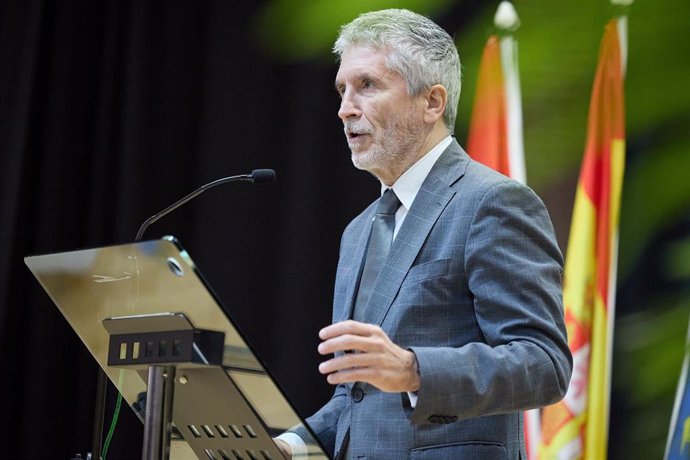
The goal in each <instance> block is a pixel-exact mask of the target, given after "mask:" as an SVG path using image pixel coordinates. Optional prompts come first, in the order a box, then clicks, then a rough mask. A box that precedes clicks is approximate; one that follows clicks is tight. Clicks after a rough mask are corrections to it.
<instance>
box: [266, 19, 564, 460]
mask: <svg viewBox="0 0 690 460" xmlns="http://www.w3.org/2000/svg"><path fill="white" fill-rule="evenodd" d="M334 52H335V53H336V54H337V55H338V56H339V58H340V68H339V70H338V74H337V76H336V81H335V86H336V89H337V91H338V93H339V94H340V97H341V104H340V110H339V111H338V116H339V117H340V118H341V119H342V121H343V124H344V128H345V135H346V137H347V141H348V145H349V147H350V150H351V152H352V161H353V163H354V165H355V166H356V167H357V168H359V169H363V170H366V171H369V172H370V173H372V174H373V175H374V176H376V178H378V179H379V181H380V182H381V188H382V198H380V199H379V200H376V201H375V202H374V203H372V204H371V205H370V206H369V207H368V208H367V209H365V210H364V212H362V214H360V215H359V216H357V217H356V218H355V219H354V220H353V221H352V222H351V223H350V224H349V225H348V227H347V228H346V229H345V232H344V233H343V237H342V241H341V249H340V260H339V263H338V270H337V274H336V283H335V295H334V302H333V324H331V325H330V326H327V327H325V328H324V329H322V330H321V331H320V332H319V336H320V338H321V339H322V343H321V344H320V345H319V353H321V354H323V355H329V356H330V355H331V354H333V355H334V357H332V358H331V359H327V360H326V361H324V362H323V363H321V365H320V366H319V370H320V372H321V373H323V374H325V375H327V377H326V378H327V380H328V382H329V383H331V384H333V385H336V388H335V393H334V395H333V397H332V398H331V400H330V401H329V402H328V403H327V404H326V405H325V406H324V407H323V408H322V409H321V410H319V411H318V412H317V413H316V414H314V415H313V416H312V417H310V418H309V419H308V420H307V422H308V424H309V426H310V427H311V429H312V431H313V432H314V433H315V434H316V436H317V437H318V438H319V440H320V441H321V443H322V444H323V445H324V447H325V448H326V450H327V451H328V453H329V454H330V455H332V456H334V457H336V458H353V459H354V458H368V459H402V458H414V459H455V458H457V459H465V458H467V459H474V460H476V459H491V460H495V459H504V458H505V459H518V458H520V455H521V453H522V454H523V455H524V442H523V434H522V433H523V429H522V418H521V411H523V410H525V409H529V408H534V407H539V406H543V405H546V404H550V403H553V402H555V401H558V400H559V399H561V398H562V397H563V395H565V392H566V390H567V386H568V381H569V378H570V372H571V367H572V358H571V356H570V352H569V350H568V345H567V340H566V333H565V326H564V322H563V308H562V300H561V266H562V256H561V253H560V251H559V249H558V246H557V244H556V241H555V237H554V234H553V228H552V225H551V221H550V219H549V216H548V213H547V211H546V209H545V208H544V205H543V203H542V202H541V200H539V198H538V197H537V196H536V195H535V194H534V193H533V192H532V191H531V190H530V189H528V188H527V187H524V186H522V185H520V184H519V183H517V182H515V181H513V180H510V179H508V178H506V177H504V176H502V175H500V174H498V173H496V172H494V171H492V170H490V169H488V168H486V167H484V166H482V165H480V164H478V163H476V162H474V161H472V160H471V159H470V158H469V157H468V156H467V154H466V153H465V152H464V151H463V150H462V148H461V147H460V146H459V145H458V144H457V142H456V141H455V140H454V139H453V138H452V137H451V136H452V133H453V127H454V125H455V117H456V112H457V104H458V99H459V95H460V60H459V57H458V53H457V50H456V48H455V44H454V43H453V40H452V39H451V37H450V36H449V35H448V34H447V33H446V32H445V31H443V29H441V28H440V27H439V26H438V25H436V24H435V23H433V22H432V21H430V20H429V19H427V18H425V17H423V16H420V15H418V14H415V13H412V12H410V11H406V10H384V11H378V12H372V13H367V14H363V15H361V16H359V17H358V18H357V19H355V20H354V21H352V22H351V23H349V24H347V25H345V26H344V27H343V28H342V30H341V33H340V36H339V37H338V39H337V41H336V43H335V46H334ZM393 194H394V195H393ZM384 202H385V206H384ZM384 208H389V209H388V210H384ZM393 216H394V217H393ZM386 219H387V220H386ZM386 222H388V223H386ZM386 225H388V227H386ZM300 434H302V435H304V432H303V431H301V430H300V429H297V430H295V432H294V433H289V434H287V435H285V436H283V437H281V440H279V445H281V447H282V448H283V449H284V450H285V451H289V450H290V447H289V446H288V445H286V444H282V443H281V441H287V442H288V443H290V444H292V445H293V446H297V445H298V444H299V437H298V436H299V435H300Z"/></svg>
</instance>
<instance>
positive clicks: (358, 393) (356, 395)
mask: <svg viewBox="0 0 690 460" xmlns="http://www.w3.org/2000/svg"><path fill="white" fill-rule="evenodd" d="M362 399H364V391H362V389H361V388H357V387H354V388H353V389H352V400H353V401H354V402H356V403H358V402H360V401H361V400H362Z"/></svg>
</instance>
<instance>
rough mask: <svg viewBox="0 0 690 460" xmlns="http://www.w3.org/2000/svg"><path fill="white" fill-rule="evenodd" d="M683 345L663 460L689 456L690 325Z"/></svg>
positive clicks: (675, 459)
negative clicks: (683, 353)
mask: <svg viewBox="0 0 690 460" xmlns="http://www.w3.org/2000/svg"><path fill="white" fill-rule="evenodd" d="M686 343H687V345H686V347H685V359H684V360H683V369H682V371H681V373H680V380H679V381H678V390H677V391H676V402H675V404H674V405H673V414H672V415H671V426H670V428H669V430H668V441H667V442H666V453H665V454H664V459H665V460H687V459H689V458H690V379H688V372H689V371H690V325H689V326H688V338H687V341H686Z"/></svg>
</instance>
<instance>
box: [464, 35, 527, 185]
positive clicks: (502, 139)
mask: <svg viewBox="0 0 690 460" xmlns="http://www.w3.org/2000/svg"><path fill="white" fill-rule="evenodd" d="M467 152H468V153H469V154H470V156H471V157H472V158H474V159H475V160H477V161H479V162H481V163H484V164H485V165H487V166H489V167H491V168H493V169H495V170H496V171H498V172H500V173H503V174H505V175H506V176H509V177H513V178H514V179H516V180H519V181H520V182H522V183H524V182H525V166H524V153H523V143H522V106H521V100H520V80H519V73H518V67H517V44H516V43H515V40H514V39H513V37H512V36H505V37H502V38H500V39H499V37H498V36H497V35H491V36H490V37H489V39H488V41H487V42H486V46H485V47H484V52H483V53H482V59H481V63H480V64H479V77H478V79H477V90H476V93H475V96H474V107H473V109H472V119H471V121H470V129H469V134H468V138H467Z"/></svg>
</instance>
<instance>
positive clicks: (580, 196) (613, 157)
mask: <svg viewBox="0 0 690 460" xmlns="http://www.w3.org/2000/svg"><path fill="white" fill-rule="evenodd" d="M625 26H626V22H625V18H624V17H623V18H617V19H613V20H611V21H610V22H609V23H608V24H607V25H606V28H605V31H604V37H603V39H602V41H601V47H600V50H599V64H598V66H597V72H596V77H595V79H594V87H593V89H592V96H591V100H590V106H589V119H588V129H587V143H586V147H585V153H584V158H583V161H582V167H581V170H580V178H579V183H578V186H577V192H576V195H575V205H574V209H573V217H572V223H571V228H570V238H569V241H568V250H567V253H566V261H565V271H564V274H563V302H564V304H565V318H566V327H567V329H568V342H569V346H570V350H571V351H572V353H573V360H574V366H573V376H572V378H571V381H570V387H569V389H568V393H567V394H566V396H565V398H564V399H563V401H561V402H559V403H558V404H555V405H553V406H549V407H546V408H545V409H544V410H543V412H542V447H541V449H540V458H541V459H542V460H550V459H581V458H584V459H588V460H602V459H606V455H607V442H608V419H609V392H610V381H611V348H612V341H613V321H614V302H615V283H616V260H617V255H618V216H619V208H620V197H621V188H622V185H623V168H624V160H625V127H624V125H625V122H624V107H623V69H624V52H622V51H624V49H622V46H621V45H622V44H623V45H625V40H624V37H625ZM621 37H622V38H621Z"/></svg>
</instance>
